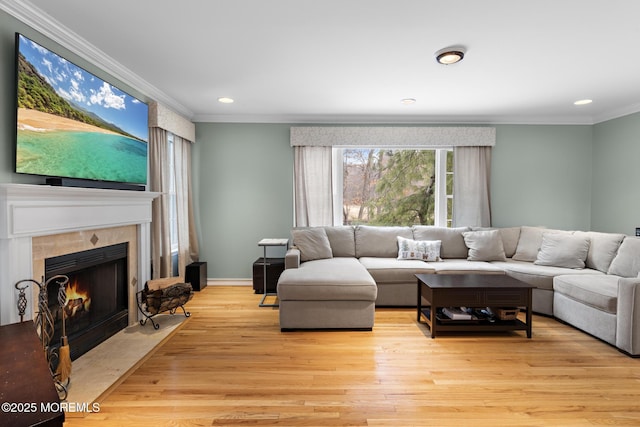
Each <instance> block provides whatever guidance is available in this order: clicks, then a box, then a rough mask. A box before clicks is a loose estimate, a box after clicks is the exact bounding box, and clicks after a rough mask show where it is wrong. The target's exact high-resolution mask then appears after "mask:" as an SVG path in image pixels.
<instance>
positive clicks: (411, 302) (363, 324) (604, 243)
mask: <svg viewBox="0 0 640 427" xmlns="http://www.w3.org/2000/svg"><path fill="white" fill-rule="evenodd" d="M416 273H425V274H443V273H449V274H457V273H458V274H459V273H480V274H508V275H510V276H513V277H515V278H517V279H520V280H522V281H524V282H526V283H529V284H532V285H534V286H535V287H536V288H535V289H534V290H533V310H534V311H535V312H538V313H542V314H546V315H550V316H555V317H556V318H558V319H560V320H562V321H564V322H567V323H569V324H571V325H573V326H575V327H577V328H580V329H582V330H584V331H586V332H588V333H590V334H592V335H594V336H596V337H598V338H600V339H602V340H603V341H606V342H608V343H610V344H612V345H615V346H617V347H618V348H619V349H620V350H622V351H624V352H626V353H628V354H630V355H634V356H639V355H640V239H639V238H636V237H629V236H625V235H623V234H613V233H599V232H583V231H564V230H554V229H547V228H543V227H529V226H522V227H509V228H496V229H489V228H487V229H481V228H474V229H471V228H468V227H459V228H444V227H433V226H413V227H377V226H367V225H359V226H353V227H352V226H335V227H312V228H300V229H294V230H292V247H291V248H290V249H289V250H288V251H287V254H286V256H285V271H284V272H283V273H282V275H281V276H280V279H279V281H278V297H279V300H280V308H279V311H280V327H281V328H282V329H283V330H286V329H297V328H364V329H370V328H372V327H373V320H374V310H375V306H415V305H416V302H417V286H416V277H415V274H416Z"/></svg>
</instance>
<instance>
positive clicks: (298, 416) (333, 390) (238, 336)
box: [65, 286, 640, 427]
mask: <svg viewBox="0 0 640 427" xmlns="http://www.w3.org/2000/svg"><path fill="white" fill-rule="evenodd" d="M259 301H260V295H255V294H253V291H252V289H251V288H250V287H244V286H228V287H227V286H209V287H207V288H205V289H204V290H203V291H201V292H197V293H196V295H195V297H194V298H193V300H192V301H191V302H189V304H188V309H189V310H190V311H191V313H192V317H191V319H189V321H188V322H187V324H186V325H185V326H184V327H183V328H182V329H181V330H180V331H178V332H177V333H176V334H175V335H174V336H173V337H172V338H171V339H170V340H169V341H168V342H167V343H166V344H164V345H163V346H162V347H161V348H160V349H159V350H158V351H157V352H156V353H155V354H154V355H153V357H151V358H150V359H149V360H147V361H146V362H145V363H144V364H142V365H141V366H140V368H138V369H137V370H136V371H135V372H134V373H133V374H132V375H131V376H129V377H128V378H127V379H126V380H125V381H124V382H123V383H122V384H120V385H119V386H118V387H117V388H115V390H114V391H113V392H112V393H111V394H110V395H109V396H107V397H106V398H105V399H104V400H103V401H102V402H101V406H100V411H99V412H97V413H92V414H89V415H87V416H86V417H85V418H73V417H68V418H67V422H66V423H65V426H67V427H76V426H82V427H94V426H95V427H98V426H99V427H103V426H118V427H123V426H124V427H127V426H132V427H133V426H135V427H145V426H154V427H157V426H172V427H175V426H245V425H254V426H393V427H400V426H402V427H404V426H463V425H474V426H482V425H492V426H502V425H509V426H598V425H608V426H609V425H621V426H638V425H640V359H634V358H630V357H628V356H626V355H624V354H622V353H620V352H618V351H617V350H616V349H615V348H613V347H611V346H609V345H607V344H605V343H603V342H601V341H599V340H597V339H595V338H593V337H591V336H589V335H587V334H585V333H583V332H580V331H578V330H577V329H574V328H572V327H570V326H568V325H564V324H562V323H559V322H557V321H556V320H554V319H551V318H547V317H543V316H535V315H534V319H533V338H532V339H531V340H529V339H527V338H526V337H525V334H524V333H523V332H511V333H509V332H507V333H495V334H484V333H483V334H449V335H446V336H445V335H443V336H438V337H437V338H436V339H431V338H429V330H428V328H427V327H426V326H425V325H422V324H417V323H416V321H415V310H413V309H377V310H376V319H375V326H374V329H373V331H371V332H356V331H319V332H315V331H300V332H298V331H296V332H286V333H281V332H280V329H279V326H278V311H277V308H259V307H258V302H259Z"/></svg>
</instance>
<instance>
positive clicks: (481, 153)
mask: <svg viewBox="0 0 640 427" xmlns="http://www.w3.org/2000/svg"><path fill="white" fill-rule="evenodd" d="M453 177H454V179H453V226H454V227H464V226H469V227H474V226H475V227H490V226H491V206H490V202H489V201H490V191H489V185H490V182H491V147H455V148H454V161H453Z"/></svg>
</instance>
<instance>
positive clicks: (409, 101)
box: [400, 98, 416, 105]
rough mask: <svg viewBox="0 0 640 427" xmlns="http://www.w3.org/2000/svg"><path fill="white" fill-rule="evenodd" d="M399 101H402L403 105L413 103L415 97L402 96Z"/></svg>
mask: <svg viewBox="0 0 640 427" xmlns="http://www.w3.org/2000/svg"><path fill="white" fill-rule="evenodd" d="M400 102H401V103H403V104H404V105H411V104H415V103H416V99H415V98H404V99H401V100H400Z"/></svg>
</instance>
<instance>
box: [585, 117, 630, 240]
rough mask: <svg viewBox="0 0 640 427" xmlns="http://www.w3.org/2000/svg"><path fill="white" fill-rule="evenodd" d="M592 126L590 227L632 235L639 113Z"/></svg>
mask: <svg viewBox="0 0 640 427" xmlns="http://www.w3.org/2000/svg"><path fill="white" fill-rule="evenodd" d="M593 129H594V130H593V141H594V143H593V147H594V148H593V150H594V155H593V158H594V162H593V183H592V194H593V197H592V204H591V228H592V229H593V230H598V231H606V232H618V233H624V234H631V235H633V234H635V228H636V227H640V167H638V161H639V159H640V113H636V114H631V115H629V116H625V117H621V118H619V119H614V120H609V121H606V122H603V123H599V124H597V125H594V126H593Z"/></svg>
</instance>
